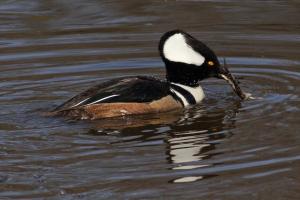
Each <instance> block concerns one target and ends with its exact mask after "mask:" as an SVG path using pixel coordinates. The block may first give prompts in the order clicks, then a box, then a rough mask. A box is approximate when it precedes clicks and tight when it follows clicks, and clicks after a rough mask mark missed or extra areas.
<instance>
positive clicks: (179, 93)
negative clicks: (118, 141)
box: [51, 29, 247, 120]
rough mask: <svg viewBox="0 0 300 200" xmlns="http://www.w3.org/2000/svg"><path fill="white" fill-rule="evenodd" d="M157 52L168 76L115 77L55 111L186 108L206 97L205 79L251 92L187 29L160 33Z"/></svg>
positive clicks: (91, 114)
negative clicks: (162, 78) (242, 86)
mask: <svg viewBox="0 0 300 200" xmlns="http://www.w3.org/2000/svg"><path fill="white" fill-rule="evenodd" d="M158 50H159V54H160V57H161V59H162V61H163V62H164V64H165V69H166V79H165V80H161V79H158V78H154V77H152V76H134V77H133V76H130V77H120V78H115V79H112V80H109V81H106V82H102V83H100V84H98V85H95V86H93V87H91V88H90V89H87V90H86V91H84V92H82V93H80V94H78V95H76V96H74V97H73V98H71V99H70V100H68V101H66V102H65V103H63V104H61V105H59V106H58V107H56V108H55V109H54V110H52V111H51V113H52V114H53V115H59V116H65V117H69V118H73V119H90V120H95V119H103V118H112V117H124V116H128V115H138V114H153V113H162V112H168V111H172V110H176V109H183V108H185V107H188V106H192V105H195V104H198V103H200V102H201V101H202V100H203V99H204V97H205V94H204V91H203V88H202V87H201V85H200V82H201V81H202V80H204V79H207V78H218V79H224V80H226V81H227V82H228V83H229V84H230V85H231V87H232V88H233V91H234V92H235V93H236V94H237V95H238V96H239V98H240V99H242V100H243V99H246V98H247V95H246V93H244V92H243V91H242V90H241V88H240V87H239V85H238V82H237V81H236V79H235V78H234V77H233V75H232V74H231V73H230V72H229V70H228V68H227V66H226V65H224V66H221V65H220V62H219V60H218V58H217V56H216V54H215V53H214V52H213V51H212V50H211V49H210V48H209V47H208V46H206V45H205V44H204V43H202V42H201V41H199V40H197V39H196V38H194V37H193V36H191V35H190V34H188V33H187V32H185V31H183V30H179V29H176V30H171V31H168V32H166V33H164V34H163V35H162V37H161V38H160V41H159V45H158Z"/></svg>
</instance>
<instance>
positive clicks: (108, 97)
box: [86, 94, 119, 106]
mask: <svg viewBox="0 0 300 200" xmlns="http://www.w3.org/2000/svg"><path fill="white" fill-rule="evenodd" d="M116 96H119V95H118V94H113V95H110V96H107V97H104V98H102V99H99V100H97V101H94V102H92V103H89V104H86V106H88V105H92V104H95V103H98V102H101V101H104V100H106V99H110V98H112V97H116Z"/></svg>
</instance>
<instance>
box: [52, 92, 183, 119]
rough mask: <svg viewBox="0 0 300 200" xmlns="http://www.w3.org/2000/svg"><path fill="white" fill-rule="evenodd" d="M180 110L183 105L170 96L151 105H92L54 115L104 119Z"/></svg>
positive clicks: (150, 103)
mask: <svg viewBox="0 0 300 200" xmlns="http://www.w3.org/2000/svg"><path fill="white" fill-rule="evenodd" d="M179 108H182V105H181V103H180V102H178V101H176V100H175V99H174V98H173V97H172V96H170V95H169V96H166V97H164V98H162V99H159V100H156V101H153V102H149V103H122V102H120V103H101V104H92V105H87V106H80V107H75V108H69V109H64V110H60V111H56V112H54V113H53V114H54V115H61V116H66V117H70V118H76V119H103V118H110V117H119V116H125V115H137V114H150V113H161V112H167V111H171V110H174V109H179Z"/></svg>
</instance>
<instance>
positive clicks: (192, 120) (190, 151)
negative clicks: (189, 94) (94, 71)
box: [91, 101, 241, 183]
mask: <svg viewBox="0 0 300 200" xmlns="http://www.w3.org/2000/svg"><path fill="white" fill-rule="evenodd" d="M240 106H241V105H240V103H239V102H237V101H235V102H231V104H230V105H228V104H227V105H225V106H224V105H223V106H222V107H223V108H218V107H217V108H214V107H212V106H209V109H205V108H207V105H196V106H193V107H190V108H188V109H184V110H181V111H176V112H171V113H162V114H160V115H145V116H142V115H141V116H134V117H131V118H128V117H126V118H124V119H108V120H101V121H93V122H91V123H92V125H93V127H94V128H93V129H92V130H91V132H93V133H96V134H108V133H110V132H109V130H112V131H116V130H117V134H118V136H121V137H122V139H121V140H120V139H118V140H117V141H114V142H113V143H114V144H116V143H118V144H120V143H121V144H134V145H145V144H146V143H151V142H155V141H162V140H163V141H164V144H165V149H166V150H165V152H166V159H167V162H168V163H169V164H170V169H171V170H193V169H198V168H204V167H210V166H212V165H214V163H213V162H212V161H210V160H209V159H210V158H212V157H213V156H215V155H217V154H221V152H217V150H216V146H217V144H220V143H221V142H222V140H223V139H224V138H225V137H230V136H231V135H232V133H231V131H230V130H231V129H232V128H234V127H235V117H236V113H237V112H238V109H239V108H240ZM224 107H226V109H224ZM151 144H152V143H151ZM159 144H161V143H159ZM175 174H176V173H175ZM212 176H216V175H214V174H210V175H203V174H202V175H201V174H199V176H188V171H187V176H183V177H178V178H176V179H173V180H171V181H170V182H173V183H182V182H192V181H198V180H201V179H204V178H208V177H212Z"/></svg>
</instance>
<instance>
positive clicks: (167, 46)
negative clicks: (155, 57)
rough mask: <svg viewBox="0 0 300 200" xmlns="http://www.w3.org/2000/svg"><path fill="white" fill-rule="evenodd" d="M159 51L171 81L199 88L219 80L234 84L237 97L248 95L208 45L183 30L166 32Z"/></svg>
mask: <svg viewBox="0 0 300 200" xmlns="http://www.w3.org/2000/svg"><path fill="white" fill-rule="evenodd" d="M159 52H160V56H161V58H162V60H163V61H164V63H165V65H166V70H167V80H168V81H170V82H174V83H180V84H184V85H187V86H197V85H198V84H199V81H201V80H203V79H206V78H210V77H215V78H221V79H225V80H226V81H227V82H229V83H230V85H231V86H232V88H233V90H234V91H235V92H236V94H237V95H238V96H239V97H240V98H242V99H245V94H244V93H243V92H242V90H241V89H240V87H239V86H238V83H237V81H236V80H235V79H234V77H233V76H232V75H231V74H230V73H229V71H228V69H227V68H226V66H221V65H220V63H219V61H218V58H217V56H216V54H215V53H214V52H213V51H212V50H211V49H210V48H208V47H207V46H206V45H205V44H203V43H202V42H200V41H199V40H197V39H195V38H194V37H192V36H191V35H189V34H188V33H186V32H184V31H182V30H173V31H169V32H167V33H165V34H164V35H163V36H162V37H161V39H160V42H159Z"/></svg>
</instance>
